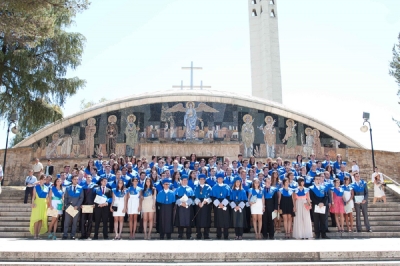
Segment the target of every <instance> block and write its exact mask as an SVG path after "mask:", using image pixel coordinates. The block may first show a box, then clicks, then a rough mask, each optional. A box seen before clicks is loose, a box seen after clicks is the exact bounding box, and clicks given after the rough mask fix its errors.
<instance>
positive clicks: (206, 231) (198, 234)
mask: <svg viewBox="0 0 400 266" xmlns="http://www.w3.org/2000/svg"><path fill="white" fill-rule="evenodd" d="M202 236H203V235H202V233H201V227H196V238H197V239H201V237H202ZM209 238H210V228H209V227H205V228H204V239H209Z"/></svg>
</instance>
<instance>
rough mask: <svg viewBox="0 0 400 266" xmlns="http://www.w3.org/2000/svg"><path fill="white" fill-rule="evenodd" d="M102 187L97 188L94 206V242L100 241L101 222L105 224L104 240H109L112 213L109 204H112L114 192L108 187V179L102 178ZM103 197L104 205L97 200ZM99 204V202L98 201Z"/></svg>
mask: <svg viewBox="0 0 400 266" xmlns="http://www.w3.org/2000/svg"><path fill="white" fill-rule="evenodd" d="M99 182H100V186H99V187H97V188H95V189H94V191H95V194H96V195H95V201H94V202H95V204H94V220H95V224H94V237H93V240H97V239H99V227H100V222H101V221H102V222H103V238H104V239H108V230H107V229H108V216H109V213H110V208H109V204H111V203H112V190H111V189H110V188H108V187H107V178H105V177H102V178H100V181H99ZM97 197H98V198H99V199H100V197H103V198H104V199H103V201H105V202H104V203H100V204H99V203H96V198H97ZM97 202H98V201H97Z"/></svg>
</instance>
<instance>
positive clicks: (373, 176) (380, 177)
mask: <svg viewBox="0 0 400 266" xmlns="http://www.w3.org/2000/svg"><path fill="white" fill-rule="evenodd" d="M376 175H379V179H380V180H381V183H383V182H384V180H383V175H382V173H373V174H372V177H371V181H372V182H374V181H375V176H376Z"/></svg>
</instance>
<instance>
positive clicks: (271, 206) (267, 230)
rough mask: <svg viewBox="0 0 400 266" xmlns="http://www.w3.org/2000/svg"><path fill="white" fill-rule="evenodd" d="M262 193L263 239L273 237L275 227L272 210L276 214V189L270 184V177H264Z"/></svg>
mask: <svg viewBox="0 0 400 266" xmlns="http://www.w3.org/2000/svg"><path fill="white" fill-rule="evenodd" d="M263 194H264V202H265V204H264V207H263V208H264V209H263V210H264V214H263V216H262V224H263V226H262V234H263V237H264V239H268V238H269V239H274V237H275V228H274V220H273V219H272V212H276V213H275V214H278V189H277V188H276V187H272V186H271V178H269V177H267V178H266V179H265V187H264V190H263Z"/></svg>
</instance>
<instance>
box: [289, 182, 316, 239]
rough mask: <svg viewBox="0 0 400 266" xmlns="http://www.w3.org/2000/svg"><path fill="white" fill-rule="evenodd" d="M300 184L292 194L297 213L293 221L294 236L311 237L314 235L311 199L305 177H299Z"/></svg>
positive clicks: (299, 237) (298, 237) (297, 237)
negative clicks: (305, 185) (305, 184)
mask: <svg viewBox="0 0 400 266" xmlns="http://www.w3.org/2000/svg"><path fill="white" fill-rule="evenodd" d="M297 182H298V184H299V186H298V187H297V188H296V190H295V191H294V193H293V194H292V196H293V199H294V209H295V210H294V211H295V213H296V215H295V216H294V221H293V238H296V239H311V238H312V237H313V232H312V226H311V216H310V209H311V200H310V193H309V189H308V188H305V187H304V178H303V177H299V178H298V179H297Z"/></svg>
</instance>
